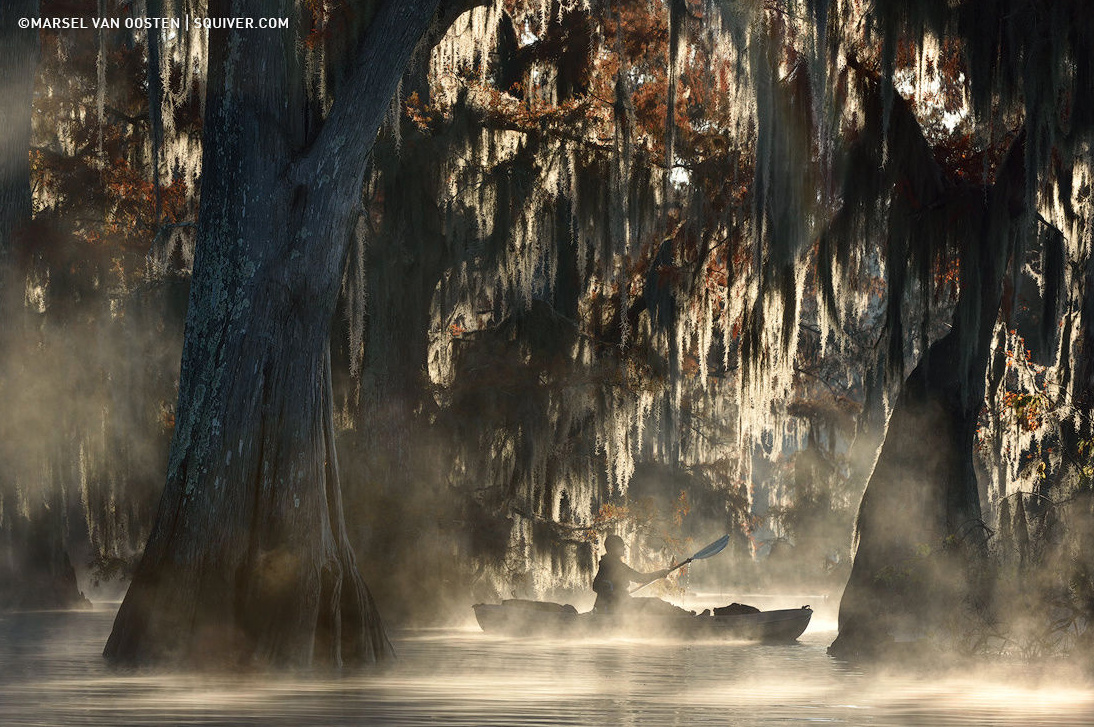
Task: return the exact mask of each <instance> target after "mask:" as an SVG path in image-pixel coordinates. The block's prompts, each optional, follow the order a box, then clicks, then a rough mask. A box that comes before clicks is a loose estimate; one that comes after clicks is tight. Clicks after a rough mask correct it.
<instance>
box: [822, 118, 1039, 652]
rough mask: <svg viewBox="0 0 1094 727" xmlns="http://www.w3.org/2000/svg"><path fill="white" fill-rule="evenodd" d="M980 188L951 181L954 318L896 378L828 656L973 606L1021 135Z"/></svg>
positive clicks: (1016, 216) (1020, 183) (881, 642)
mask: <svg viewBox="0 0 1094 727" xmlns="http://www.w3.org/2000/svg"><path fill="white" fill-rule="evenodd" d="M1022 139H1023V137H1019V141H1018V142H1017V143H1015V144H1014V145H1013V146H1012V148H1011V150H1010V152H1009V153H1008V155H1007V159H1006V161H1005V162H1004V164H1003V165H1002V166H1001V168H1000V171H999V174H998V177H997V180H996V182H995V184H994V185H993V186H992V188H991V189H990V191H988V192H987V193H985V192H983V191H981V190H965V191H964V193H962V192H961V191H960V190H955V191H954V192H953V193H952V194H954V195H959V196H960V197H961V199H954V200H951V202H952V203H953V204H952V207H951V209H952V210H953V213H954V214H952V215H951V216H950V221H951V224H953V225H954V229H955V230H956V231H957V235H958V236H963V237H965V239H966V243H965V244H964V245H963V246H962V256H961V261H960V295H959V299H958V303H957V307H956V310H955V313H954V319H953V327H952V328H951V329H950V331H949V332H948V333H947V334H946V335H944V336H943V337H942V338H940V339H939V340H938V341H936V342H935V343H934V344H932V345H931V346H930V347H929V348H928V350H927V352H926V353H925V355H924V356H923V358H922V360H921V361H920V362H919V364H918V365H917V366H916V368H915V369H914V370H913V371H912V373H911V375H910V376H909V377H908V378H907V380H906V381H905V382H904V386H903V388H902V390H901V393H900V396H899V397H898V399H897V402H896V405H895V406H894V408H893V413H892V415H891V417H890V419H889V424H888V428H887V430H886V433H885V440H884V443H883V444H882V448H881V452H880V454H879V456H878V460H877V463H876V464H875V465H874V470H873V473H872V474H871V476H870V479H869V482H868V483H867V486H866V491H865V492H864V493H863V496H862V502H861V504H860V506H859V513H858V519H857V522H856V534H855V537H856V545H855V556H854V563H853V566H852V569H851V575H850V577H849V579H848V582H847V587H846V589H845V590H844V594H843V598H842V600H841V602H840V611H839V634H838V636H837V637H836V640H835V641H834V642H833V644H832V646H831V647H830V649H829V652H830V653H832V654H834V655H837V656H876V655H881V654H882V653H883V652H884V650H885V648H886V646H887V645H888V644H891V643H892V642H893V640H894V638H909V637H911V638H914V637H918V636H922V635H924V634H926V633H929V632H930V631H931V630H932V629H933V628H935V627H937V626H940V625H941V622H942V621H944V620H949V619H950V618H952V617H954V616H956V615H958V614H959V613H961V612H962V610H967V609H969V608H970V607H973V606H975V604H976V603H977V600H978V598H979V589H978V578H977V565H978V559H979V558H980V557H981V556H982V555H983V554H984V546H985V544H986V535H987V533H986V531H985V528H984V527H983V522H982V520H981V509H980V493H979V488H978V485H977V480H976V472H975V468H974V457H975V442H976V429H977V426H978V421H979V416H980V410H981V407H982V406H983V403H984V387H985V378H984V377H985V373H986V370H987V366H988V358H989V354H990V347H991V339H992V335H993V331H994V328H995V323H996V319H997V317H998V314H999V308H1000V304H1001V300H1002V295H1003V282H1004V275H1005V273H1006V269H1007V265H1008V263H1009V262H1010V261H1011V258H1012V257H1013V255H1014V252H1015V250H1016V249H1018V245H1017V241H1018V240H1019V239H1020V236H1021V235H1023V234H1025V230H1024V229H1023V227H1022V225H1023V224H1027V223H1028V219H1027V218H1026V216H1025V202H1026V196H1025V182H1026V179H1025V165H1024V154H1025V145H1024V143H1023V142H1022Z"/></svg>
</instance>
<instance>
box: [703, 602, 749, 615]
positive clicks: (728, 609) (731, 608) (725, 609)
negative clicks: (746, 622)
mask: <svg viewBox="0 0 1094 727" xmlns="http://www.w3.org/2000/svg"><path fill="white" fill-rule="evenodd" d="M759 612H760V609H758V608H756V607H755V606H746V605H745V604H743V603H731V604H729V605H728V606H719V607H718V608H716V609H714V615H715V616H740V615H742V614H746V613H759Z"/></svg>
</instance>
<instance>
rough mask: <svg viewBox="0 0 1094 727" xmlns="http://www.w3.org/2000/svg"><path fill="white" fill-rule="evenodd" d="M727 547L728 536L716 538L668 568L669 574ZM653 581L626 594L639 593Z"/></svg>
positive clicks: (657, 579)
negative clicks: (681, 561)
mask: <svg viewBox="0 0 1094 727" xmlns="http://www.w3.org/2000/svg"><path fill="white" fill-rule="evenodd" d="M727 545H729V536H728V535H723V536H722V537H720V538H718V539H717V540H715V541H714V542H713V543H711V544H710V545H708V546H707V547H705V548H703V549H702V550H700V551H699V552H697V553H696V554H695V555H693V556H691V557H690V558H688V559H687V560H685V561H684V562H683V563H677V564H676V565H674V566H673V567H671V568H669V573H672V572H673V571H674V570H676V569H677V568H683V567H684V566H685V565H687V564H688V563H690V562H691V561H693V560H703V559H704V558H709V557H710V556H712V555H718V553H721V552H722V551H723V550H725V547H726V546H727ZM669 573H666V574H665V575H663V576H661V577H660V578H654V579H653V581H659V580H661V578H664V577H665V576H667V575H668V574H669ZM653 581H647V582H646V583H643V584H642V585H640V586H638V587H637V588H634V589H631V590H630V591H628V593H637V592H638V591H641V590H642V589H643V588H645V587H646V586H648V585H649V584H650V583H653Z"/></svg>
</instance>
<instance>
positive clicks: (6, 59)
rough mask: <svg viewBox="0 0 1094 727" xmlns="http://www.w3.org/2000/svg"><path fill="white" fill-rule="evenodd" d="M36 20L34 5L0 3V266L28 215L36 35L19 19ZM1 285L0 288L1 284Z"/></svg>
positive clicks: (32, 1) (22, 0)
mask: <svg viewBox="0 0 1094 727" xmlns="http://www.w3.org/2000/svg"><path fill="white" fill-rule="evenodd" d="M35 17H38V0H6V2H4V3H0V68H2V69H3V74H2V77H3V79H4V101H3V103H0V265H2V264H3V263H4V261H5V259H6V257H7V256H8V254H10V252H11V236H12V233H13V232H14V231H15V230H16V229H18V228H19V227H20V226H21V225H22V224H24V223H25V222H27V221H28V220H30V216H31V186H30V121H31V115H32V112H33V102H34V73H35V71H36V70H37V68H38V31H36V30H30V29H22V28H20V27H19V25H18V21H19V19H20V18H35ZM7 282H8V281H7V280H6V279H5V280H2V281H0V284H4V283H7Z"/></svg>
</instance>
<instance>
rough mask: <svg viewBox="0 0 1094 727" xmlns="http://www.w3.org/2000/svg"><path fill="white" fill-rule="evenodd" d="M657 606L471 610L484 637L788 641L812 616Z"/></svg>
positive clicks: (518, 605)
mask: <svg viewBox="0 0 1094 727" xmlns="http://www.w3.org/2000/svg"><path fill="white" fill-rule="evenodd" d="M642 600H645V599H642ZM650 600H655V599H650ZM661 606H662V608H656V609H644V608H643V609H635V610H629V611H628V612H626V613H619V614H606V613H597V612H595V611H589V612H588V613H578V612H577V609H575V608H574V607H573V606H570V605H563V604H558V603H550V602H545V601H526V600H522V599H512V600H507V601H502V602H501V604H500V605H499V604H487V603H479V604H476V605H475V606H474V609H475V618H476V619H477V620H478V622H479V626H480V627H481V628H482V630H483V631H485V632H486V633H489V634H500V635H505V636H524V637H541V638H542V637H548V638H590V637H601V636H632V637H640V638H645V637H650V638H657V637H668V638H685V639H725V640H727V641H765V642H789V641H794V640H796V639H797V638H798V637H799V636H801V635H802V632H804V631H805V628H806V627H807V626H808V625H809V619H810V618H812V616H813V610H812V609H811V608H809V606H802V607H801V608H788V609H781V610H777V611H755V612H751V613H720V614H719V613H707V612H704V613H702V614H698V615H696V614H691V613H689V612H687V611H683V610H682V609H676V608H674V607H671V606H670V607H667V608H665V606H667V604H661ZM717 610H721V609H717Z"/></svg>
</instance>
